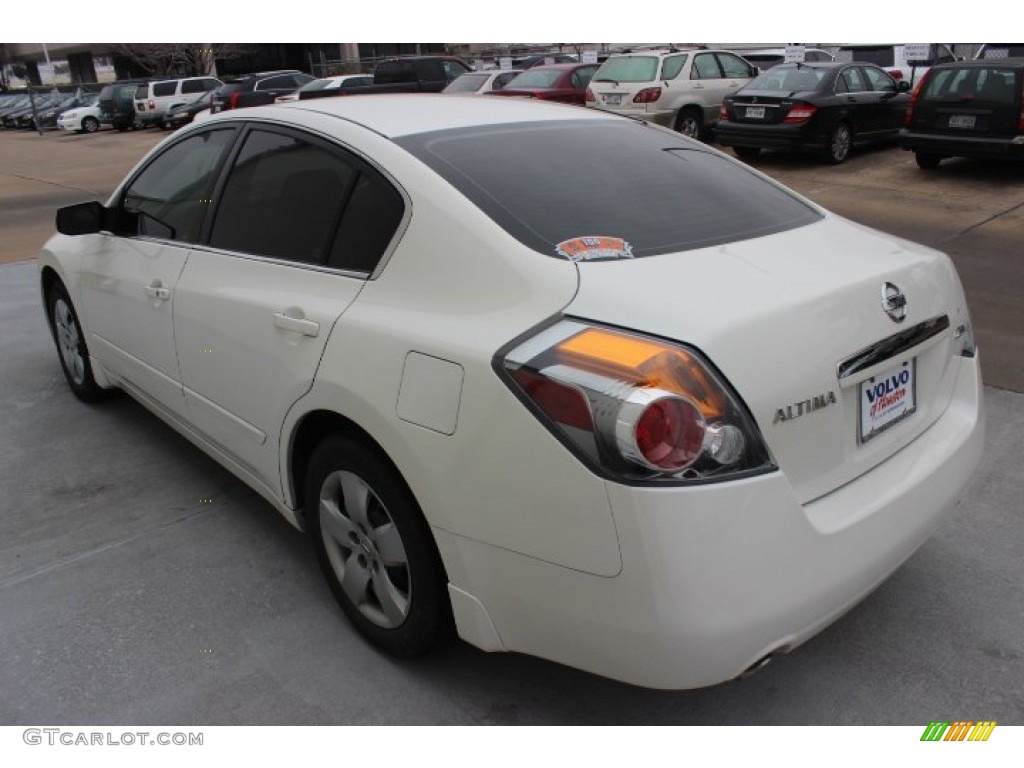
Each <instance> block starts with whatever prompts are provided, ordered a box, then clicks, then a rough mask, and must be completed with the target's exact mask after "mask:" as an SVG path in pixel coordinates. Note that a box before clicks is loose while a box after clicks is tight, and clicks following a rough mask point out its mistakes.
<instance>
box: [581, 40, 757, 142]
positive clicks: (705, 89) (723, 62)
mask: <svg viewBox="0 0 1024 768" xmlns="http://www.w3.org/2000/svg"><path fill="white" fill-rule="evenodd" d="M756 74H757V68H756V67H755V66H753V65H752V64H750V63H748V62H747V61H745V60H744V59H743V58H741V57H740V56H737V55H736V54H735V53H732V52H731V51H714V50H703V49H694V50H678V49H668V50H661V51H643V52H639V53H624V54H618V55H615V56H611V57H609V58H608V60H607V61H606V62H605V63H604V64H602V65H601V68H600V69H598V70H597V72H596V73H594V77H593V79H592V80H591V81H590V87H589V88H588V89H587V106H588V107H594V108H596V109H604V110H607V111H609V112H616V113H618V114H620V115H628V116H630V117H639V118H641V119H643V120H648V121H650V122H653V123H657V124H658V125H663V126H666V127H668V128H674V129H675V130H677V131H679V132H680V133H684V134H686V135H687V136H691V137H693V138H702V137H704V136H705V135H706V133H707V129H708V128H710V127H711V126H712V125H714V123H715V121H716V120H717V119H718V113H719V111H720V110H721V107H722V101H723V100H724V99H725V97H726V96H728V95H729V94H730V93H735V92H736V91H738V90H739V89H740V88H742V87H743V86H744V85H746V84H747V83H748V82H749V81H750V79H751V78H752V77H754V75H756Z"/></svg>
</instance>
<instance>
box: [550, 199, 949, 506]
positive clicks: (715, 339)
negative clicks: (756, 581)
mask: <svg viewBox="0 0 1024 768" xmlns="http://www.w3.org/2000/svg"><path fill="white" fill-rule="evenodd" d="M578 266H579V271H580V288H579V292H578V294H577V296H576V298H575V299H574V301H573V302H572V303H571V304H570V305H569V306H568V308H567V309H566V314H567V315H571V316H575V317H580V318H584V319H591V320H594V321H598V322H602V323H609V324H612V325H617V326H621V327H623V328H629V329H633V330H637V331H641V332H646V333H650V334H655V335H659V336H662V337H666V338H671V339H674V340H678V341H681V342H684V343H686V344H690V345H692V346H694V347H696V348H698V349H699V350H700V351H701V352H703V353H704V355H705V356H707V358H708V359H709V360H710V361H711V362H712V363H713V364H714V365H716V366H717V367H718V368H719V370H720V371H721V372H722V373H723V374H724V376H725V378H726V379H727V380H728V381H729V383H730V384H731V385H732V386H733V388H734V389H735V391H736V392H737V393H738V394H739V396H740V398H741V399H742V400H744V402H746V404H747V406H748V407H749V409H750V411H751V413H752V414H753V416H754V419H755V420H756V422H757V423H758V425H759V427H760V429H761V432H762V434H763V435H764V438H765V441H766V442H767V445H768V448H769V450H770V451H771V452H772V454H773V456H774V457H775V460H776V462H777V463H778V465H779V467H780V468H781V469H782V470H783V472H785V474H786V477H787V478H788V480H789V482H790V483H791V484H792V486H793V488H794V491H795V493H796V495H797V496H798V497H799V499H800V500H801V502H804V503H806V502H808V501H811V500H813V499H815V498H818V497H820V496H822V495H824V494H826V493H828V492H829V491H831V490H833V489H835V488H837V487H839V486H841V485H843V484H845V483H847V482H849V481H850V480H852V479H854V478H855V477H857V476H859V475H860V474H862V473H864V472H866V471H868V470H869V469H870V468H871V467H873V466H875V465H877V464H878V463H880V462H882V461H884V460H885V459H886V458H888V457H889V456H891V455H893V454H894V453H896V452H897V451H899V450H900V449H901V448H903V447H904V446H906V445H907V444H908V443H909V442H911V441H912V440H913V439H914V438H915V437H917V436H918V435H920V434H921V433H922V432H923V431H924V430H925V429H926V428H927V427H928V426H929V424H931V423H932V422H934V421H935V419H937V418H938V417H939V416H940V415H941V414H942V412H943V411H944V410H945V409H946V407H947V405H948V403H949V400H950V397H951V395H952V391H953V386H954V384H955V378H956V368H955V367H954V366H953V365H952V364H951V363H952V361H953V359H954V354H955V353H954V351H953V349H954V341H953V329H954V328H956V327H957V326H958V325H960V324H961V323H962V322H966V316H967V315H966V307H965V306H964V303H963V294H962V290H961V288H960V285H959V280H958V278H957V277H956V273H955V271H954V270H953V267H952V264H951V262H950V261H949V259H948V258H947V257H945V256H944V255H943V254H940V253H938V252H936V251H932V250H930V249H928V248H925V247H924V246H918V245H915V244H913V243H909V242H906V241H902V240H898V239H896V238H893V237H890V236H887V235H884V234H881V233H878V232H874V231H873V230H870V229H867V228H865V227H862V226H860V225H857V224H854V223H853V222H849V221H846V220H844V219H841V218H839V217H836V216H832V215H828V216H826V218H825V219H824V220H822V221H820V222H818V223H815V224H810V225H807V226H803V227H799V228H797V229H793V230H789V231H786V232H783V233H780V234H775V235H770V236H767V237H760V238H754V239H750V240H745V241H740V242H734V243H730V244H727V245H722V246H716V247H712V248H704V249H699V250H692V251H686V252H682V253H675V254H669V255H665V256H652V257H646V258H638V259H634V260H620V261H608V262H592V263H586V262H581V263H580V264H579V265H578ZM886 283H892V284H893V285H895V286H898V288H899V289H900V290H901V291H902V293H903V294H904V295H905V296H906V298H907V305H906V308H905V309H906V317H905V318H904V320H903V321H902V322H894V321H893V320H892V319H890V317H889V316H888V315H887V314H886V312H885V311H884V310H883V307H882V291H883V286H884V285H885V284H886ZM627 286H628V287H627ZM942 317H946V318H948V323H949V326H948V327H944V326H942V325H941V323H937V324H936V326H932V328H933V335H931V336H930V337H928V338H926V339H924V340H921V341H920V342H919V343H916V345H914V346H911V347H910V348H908V349H905V350H904V351H903V352H901V353H899V354H897V355H895V356H891V357H886V356H885V355H882V356H880V357H879V358H875V362H874V363H872V364H870V365H868V366H867V367H861V368H859V369H857V368H856V365H854V366H853V367H854V369H855V370H854V372H853V373H852V374H850V375H847V376H845V377H844V378H842V379H840V377H839V366H840V364H841V363H843V362H844V361H854V363H860V364H863V357H859V358H858V357H857V353H859V352H863V351H864V350H865V349H866V348H869V347H871V346H872V345H875V344H877V343H878V342H880V341H882V340H885V339H889V338H890V337H893V336H894V335H896V334H899V333H900V332H904V331H908V329H913V328H914V327H915V326H917V325H918V324H919V323H923V322H924V321H928V320H932V319H934V318H942ZM935 328H937V330H934V329H935ZM906 369H910V370H909V372H908V373H904V371H905V370H906ZM894 377H895V378H894ZM908 380H909V381H908ZM893 382H895V386H894V385H893ZM899 386H903V387H904V388H905V389H912V390H913V393H912V396H913V397H915V398H916V410H915V411H914V412H913V413H912V414H910V415H908V416H906V417H905V418H903V419H902V420H899V421H896V422H893V423H891V424H888V425H883V426H884V429H882V430H879V431H877V432H875V433H874V434H873V435H872V436H870V437H869V438H868V439H867V440H862V439H861V434H860V433H861V430H862V426H861V421H862V418H864V417H863V416H862V414H861V403H862V402H867V400H866V397H867V396H866V395H865V394H863V393H862V389H869V390H870V392H871V394H872V397H871V398H870V401H874V400H875V399H877V398H878V397H886V396H888V395H889V394H890V392H888V391H887V388H888V389H890V390H891V389H895V388H896V387H899ZM879 387H880V388H879ZM865 409H867V406H865ZM876 426H878V424H876Z"/></svg>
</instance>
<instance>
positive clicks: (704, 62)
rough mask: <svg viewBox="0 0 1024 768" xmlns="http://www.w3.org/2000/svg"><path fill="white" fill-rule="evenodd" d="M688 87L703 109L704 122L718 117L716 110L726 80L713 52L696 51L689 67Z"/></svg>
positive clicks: (723, 92)
mask: <svg viewBox="0 0 1024 768" xmlns="http://www.w3.org/2000/svg"><path fill="white" fill-rule="evenodd" d="M690 81H691V82H690V88H691V89H692V90H693V92H694V94H695V95H696V97H697V100H698V101H699V102H700V105H701V107H703V109H704V123H705V124H708V123H713V122H715V120H717V119H718V111H719V110H720V109H721V106H722V102H723V101H725V97H726V80H725V79H724V78H723V77H722V70H721V68H720V67H719V66H718V60H717V59H716V58H715V54H713V53H698V54H695V55H694V57H693V66H692V67H691V68H690Z"/></svg>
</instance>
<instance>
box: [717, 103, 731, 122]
mask: <svg viewBox="0 0 1024 768" xmlns="http://www.w3.org/2000/svg"><path fill="white" fill-rule="evenodd" d="M728 119H729V108H728V107H727V106H725V104H723V105H722V108H721V109H720V110H718V121H719V122H721V121H722V120H728Z"/></svg>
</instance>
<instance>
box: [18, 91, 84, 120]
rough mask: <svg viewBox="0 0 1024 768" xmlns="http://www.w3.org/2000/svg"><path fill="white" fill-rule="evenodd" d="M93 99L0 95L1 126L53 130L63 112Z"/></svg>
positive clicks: (72, 95) (52, 94) (57, 94)
mask: <svg viewBox="0 0 1024 768" xmlns="http://www.w3.org/2000/svg"><path fill="white" fill-rule="evenodd" d="M95 99H96V94H90V93H82V92H76V93H62V92H59V91H58V92H49V93H38V94H35V95H34V96H31V97H30V96H29V95H28V94H5V95H2V96H0V125H2V126H3V127H4V128H14V129H36V128H52V127H55V126H57V125H58V122H59V120H60V118H61V116H62V115H63V113H64V112H66V111H68V110H72V109H75V108H76V107H81V106H84V105H86V104H88V103H90V102H92V101H94V100H95Z"/></svg>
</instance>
